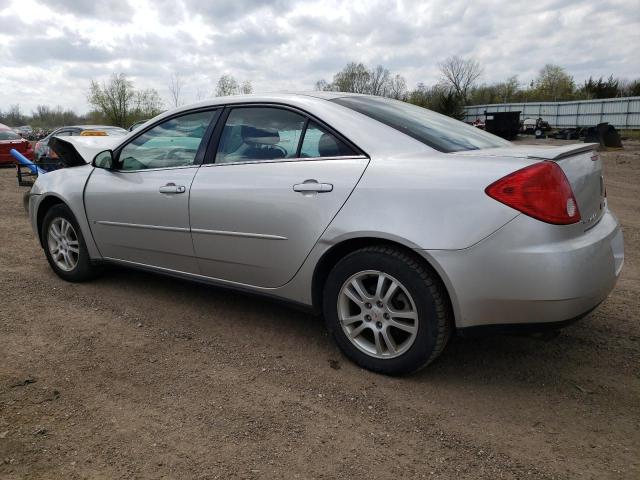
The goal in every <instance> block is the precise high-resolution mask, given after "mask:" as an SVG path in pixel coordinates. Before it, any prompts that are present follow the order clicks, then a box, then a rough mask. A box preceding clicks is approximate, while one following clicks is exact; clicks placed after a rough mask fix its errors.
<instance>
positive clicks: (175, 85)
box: [169, 72, 184, 107]
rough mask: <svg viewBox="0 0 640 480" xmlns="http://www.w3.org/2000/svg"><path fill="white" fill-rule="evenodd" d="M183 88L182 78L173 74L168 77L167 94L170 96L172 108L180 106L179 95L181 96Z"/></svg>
mask: <svg viewBox="0 0 640 480" xmlns="http://www.w3.org/2000/svg"><path fill="white" fill-rule="evenodd" d="M183 86H184V84H183V82H182V77H180V75H178V74H177V73H175V72H173V73H172V74H171V77H169V94H170V95H171V104H172V105H171V106H172V107H179V106H180V105H181V101H180V95H181V94H182V87H183Z"/></svg>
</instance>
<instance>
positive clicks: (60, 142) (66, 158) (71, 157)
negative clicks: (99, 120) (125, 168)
mask: <svg viewBox="0 0 640 480" xmlns="http://www.w3.org/2000/svg"><path fill="white" fill-rule="evenodd" d="M121 141H122V137H108V136H104V137H64V138H61V137H52V138H51V140H49V147H50V148H51V149H52V150H53V151H54V152H56V153H57V154H58V156H59V157H60V158H61V159H62V161H63V162H64V163H65V164H66V165H67V166H69V167H73V166H77V165H84V164H87V163H91V162H92V161H93V158H94V157H95V156H96V155H97V154H98V153H100V152H102V151H104V150H112V149H114V148H115V147H116V146H118V145H119V144H120V142H121Z"/></svg>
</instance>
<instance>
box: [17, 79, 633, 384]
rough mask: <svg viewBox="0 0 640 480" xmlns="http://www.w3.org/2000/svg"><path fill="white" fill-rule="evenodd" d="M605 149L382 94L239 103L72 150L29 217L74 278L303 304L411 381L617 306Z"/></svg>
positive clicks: (376, 362) (359, 357) (614, 228)
mask: <svg viewBox="0 0 640 480" xmlns="http://www.w3.org/2000/svg"><path fill="white" fill-rule="evenodd" d="M595 147H596V146H595V145H591V144H584V143H583V144H578V145H565V146H555V147H542V146H529V145H527V146H515V145H513V144H511V143H510V142H508V141H506V140H503V139H500V138H498V137H496V136H493V135H491V134H489V133H486V132H484V131H482V130H479V129H477V128H473V127H471V126H468V125H465V124H464V123H462V122H459V121H456V120H453V119H451V118H448V117H444V116H442V115H439V114H436V113H434V112H431V111H429V110H426V109H423V108H420V107H417V106H414V105H410V104H407V103H403V102H398V101H394V100H390V99H384V98H378V97H372V96H365V95H355V94H347V93H339V92H315V93H310V94H274V95H247V96H234V97H226V98H224V97H223V98H217V99H215V100H211V101H206V102H201V103H198V104H195V105H190V106H186V107H180V108H178V109H174V110H171V111H168V112H165V113H163V114H162V115H160V116H158V117H156V118H155V119H152V120H151V121H149V122H147V123H146V124H145V125H143V126H142V127H140V128H138V129H136V130H134V131H133V132H131V133H129V134H128V135H127V136H125V137H119V138H116V137H94V138H82V137H77V138H74V137H70V138H69V137H68V138H57V139H55V141H54V146H53V148H57V149H58V151H59V155H60V157H62V158H63V159H64V161H65V162H66V163H67V166H68V167H69V168H63V169H59V170H56V171H52V172H48V173H43V174H39V175H38V176H37V179H36V181H35V183H34V184H33V187H32V189H31V191H30V194H29V200H28V208H29V216H30V219H31V223H32V226H33V230H34V232H35V233H36V235H37V237H38V239H39V241H40V243H41V245H42V248H43V251H44V254H45V256H46V258H47V260H48V262H49V264H50V265H51V268H52V269H53V270H54V271H55V272H56V274H57V275H58V276H60V277H61V278H62V279H64V280H66V281H70V282H80V281H86V280H90V279H91V278H93V277H94V276H95V275H97V274H98V273H99V272H100V271H101V266H102V265H103V264H106V263H110V264H117V265H122V266H126V267H132V268H138V269H143V270H147V271H151V272H157V273H160V274H166V275H171V276H174V277H178V278H182V279H187V280H194V281H198V282H204V283H207V284H211V285H218V286H224V287H229V288H235V289H240V290H244V291H248V292H254V293H258V294H263V295H268V296H272V297H277V298H280V299H285V300H288V301H291V302H294V303H297V304H301V305H304V306H305V307H309V308H310V309H312V310H313V311H315V312H317V313H319V314H321V315H323V316H324V319H325V321H326V325H327V327H328V329H329V331H330V332H331V334H332V336H333V338H334V339H335V341H336V342H337V344H338V345H339V347H340V348H341V350H342V351H343V352H344V353H345V354H346V355H347V356H348V357H349V358H351V359H352V360H353V361H355V362H356V363H358V364H359V365H361V366H363V367H365V368H368V369H370V370H373V371H376V372H380V373H384V374H390V375H398V374H406V373H410V372H414V371H416V370H418V369H420V368H421V367H424V366H425V365H427V364H429V363H430V362H432V361H433V360H435V359H436V357H438V355H440V353H441V352H442V351H443V349H444V348H445V346H446V344H447V342H448V340H449V339H450V337H451V336H452V335H453V334H454V333H466V332H474V331H480V330H487V329H488V330H491V331H494V330H496V331H497V330H499V331H520V330H523V329H525V330H537V329H546V328H558V327H561V326H563V325H566V324H567V323H569V322H571V321H574V320H576V319H579V318H581V317H583V316H584V315H586V314H587V313H588V312H590V311H591V310H593V309H594V308H596V307H597V305H598V304H599V303H600V302H602V301H603V300H604V299H605V298H606V297H607V296H608V294H609V292H611V290H612V289H613V287H614V285H615V283H616V280H617V278H618V276H619V275H620V271H621V269H622V265H623V260H624V253H623V240H622V232H621V229H620V227H619V224H618V221H617V219H616V217H615V216H614V215H613V214H612V213H611V211H610V210H609V208H608V205H607V199H606V195H605V189H604V183H603V178H602V162H601V160H600V157H599V155H598V153H597V151H596V150H595ZM273 348H274V349H278V345H273Z"/></svg>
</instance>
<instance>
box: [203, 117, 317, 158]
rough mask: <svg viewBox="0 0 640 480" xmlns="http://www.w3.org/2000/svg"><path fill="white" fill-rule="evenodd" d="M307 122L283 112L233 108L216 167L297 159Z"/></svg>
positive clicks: (222, 138)
mask: <svg viewBox="0 0 640 480" xmlns="http://www.w3.org/2000/svg"><path fill="white" fill-rule="evenodd" d="M305 120H306V119H305V117H304V116H302V115H300V114H298V113H295V112H292V111H290V110H286V109H283V108H275V107H238V108H234V109H233V110H231V112H230V113H229V116H228V117H227V121H226V123H225V126H224V129H223V130H222V135H221V137H220V142H219V144H218V151H217V153H216V159H215V163H236V162H250V161H260V160H280V159H289V158H297V152H298V144H299V143H300V137H301V135H302V129H303V127H304V124H305Z"/></svg>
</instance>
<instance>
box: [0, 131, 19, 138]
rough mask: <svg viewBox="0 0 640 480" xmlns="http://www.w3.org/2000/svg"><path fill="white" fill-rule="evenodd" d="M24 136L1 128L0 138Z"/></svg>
mask: <svg viewBox="0 0 640 480" xmlns="http://www.w3.org/2000/svg"><path fill="white" fill-rule="evenodd" d="M20 139H22V137H21V136H20V135H18V134H17V133H16V132H14V131H12V130H0V140H20Z"/></svg>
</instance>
